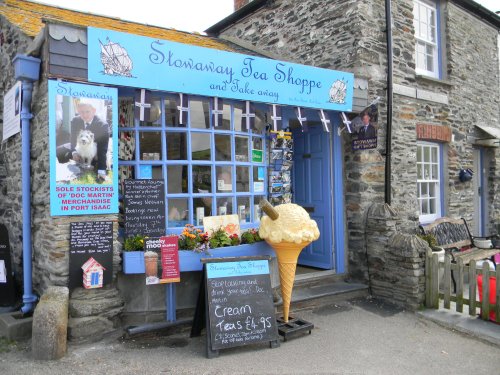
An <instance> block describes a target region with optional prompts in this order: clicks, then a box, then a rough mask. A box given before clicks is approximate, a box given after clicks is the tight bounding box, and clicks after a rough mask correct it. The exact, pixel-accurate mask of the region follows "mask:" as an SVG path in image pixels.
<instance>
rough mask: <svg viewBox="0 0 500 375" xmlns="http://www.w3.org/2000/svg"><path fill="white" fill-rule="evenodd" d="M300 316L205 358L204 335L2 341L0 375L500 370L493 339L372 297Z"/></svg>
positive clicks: (453, 371) (498, 356)
mask: <svg viewBox="0 0 500 375" xmlns="http://www.w3.org/2000/svg"><path fill="white" fill-rule="evenodd" d="M292 308H293V306H292ZM300 316H301V317H302V318H303V319H306V320H309V321H311V322H312V323H314V324H315V329H314V330H313V332H312V334H311V335H304V336H300V337H297V338H295V339H291V340H289V341H287V342H282V343H281V346H280V347H279V348H276V349H269V348H268V347H267V346H266V345H259V346H252V347H242V348H233V349H228V350H224V351H221V355H220V357H219V358H215V359H206V358H205V355H204V353H205V351H204V348H205V341H204V336H202V337H199V338H194V339H190V338H189V334H188V333H184V332H179V333H176V334H175V335H172V336H160V335H156V334H148V335H144V336H136V337H135V338H131V339H127V340H124V339H122V338H120V339H116V338H109V339H108V340H106V341H102V342H99V343H95V344H85V345H74V344H72V345H70V346H69V350H68V354H67V355H66V356H65V357H64V358H63V359H61V360H59V361H51V362H41V361H34V360H33V359H32V358H31V353H30V350H29V345H28V344H29V343H21V344H18V345H17V346H9V345H6V344H5V343H4V344H3V345H0V374H2V375H4V374H5V375H7V374H9V375H10V374H16V375H17V374H45V375H48V374H88V373H100V374H214V375H215V374H384V375H385V374H433V373H436V374H440V375H442V374H472V373H474V374H498V373H499V363H500V362H499V358H500V347H499V346H497V345H494V344H491V343H488V342H485V341H483V340H480V339H477V338H474V337H471V336H467V335H464V334H461V333H459V332H457V331H454V330H451V329H447V328H443V327H441V326H439V325H437V324H435V323H433V322H432V321H430V320H428V319H425V318H422V317H421V316H420V315H418V314H414V313H409V312H405V311H400V310H397V309H394V308H391V307H390V306H387V305H384V304H381V303H378V302H377V301H374V300H370V299H362V300H357V301H350V302H342V303H337V304H333V305H330V306H326V307H325V306H323V307H321V308H317V309H315V310H311V311H302V312H300ZM492 326H493V327H497V326H494V325H492ZM5 350H10V351H8V352H5Z"/></svg>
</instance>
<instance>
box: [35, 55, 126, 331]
mask: <svg viewBox="0 0 500 375" xmlns="http://www.w3.org/2000/svg"><path fill="white" fill-rule="evenodd" d="M42 51H46V49H45V48H42ZM46 59H47V56H46V55H44V56H42V60H43V61H46ZM42 77H44V75H42ZM32 112H33V115H34V118H33V120H32V137H33V139H32V159H33V162H32V171H31V174H32V181H33V183H32V189H33V192H32V196H33V200H32V210H33V225H32V228H33V235H32V238H33V250H34V254H33V258H34V259H33V282H34V286H35V290H37V291H38V292H39V293H43V291H44V290H45V289H46V288H47V287H48V286H51V285H55V286H67V285H68V281H69V239H70V238H69V237H70V229H69V227H70V223H71V222H76V221H89V220H94V221H113V222H114V224H113V282H112V284H111V285H108V286H106V287H104V288H102V289H99V290H95V289H94V290H85V289H83V288H76V289H74V290H72V291H70V293H71V294H70V302H69V303H70V309H69V312H70V319H69V322H68V335H69V338H70V339H77V340H98V339H99V338H100V337H101V336H102V335H103V334H105V333H106V332H109V331H111V330H113V329H114V328H116V327H117V326H118V325H119V319H118V317H119V314H120V313H121V312H122V310H123V300H122V298H121V297H120V295H119V292H118V290H117V289H116V275H117V273H118V271H120V270H121V265H120V252H121V244H120V243H119V242H118V239H117V236H118V215H116V214H114V215H92V216H61V217H51V216H50V197H49V184H50V180H49V130H48V129H49V128H48V126H49V120H48V119H49V116H48V114H49V108H48V81H47V79H46V78H45V77H44V78H42V79H41V80H40V82H39V94H38V95H37V96H36V97H34V98H33V109H32Z"/></svg>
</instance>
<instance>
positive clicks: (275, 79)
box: [88, 27, 354, 112]
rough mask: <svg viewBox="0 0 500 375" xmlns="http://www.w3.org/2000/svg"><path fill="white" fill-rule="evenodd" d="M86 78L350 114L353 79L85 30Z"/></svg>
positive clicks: (259, 59)
mask: <svg viewBox="0 0 500 375" xmlns="http://www.w3.org/2000/svg"><path fill="white" fill-rule="evenodd" d="M88 80H89V81H91V82H99V83H106V84H111V85H117V86H131V87H139V88H148V89H151V90H161V91H171V92H180V93H186V94H196V95H204V96H209V97H217V98H230V99H239V100H249V101H254V102H264V103H273V104H283V105H294V106H300V107H309V108H321V109H326V110H336V111H344V112H349V111H351V108H352V98H353V90H354V84H353V82H354V75H353V74H352V73H347V72H339V71H335V70H330V69H322V68H316V67H312V66H307V65H300V64H294V63H290V62H286V61H279V60H271V59H266V58H262V57H257V56H250V55H242V54H239V53H232V52H225V51H220V50H216V49H209V48H203V47H196V46H192V45H187V44H181V43H174V42H170V41H166V40H158V39H153V38H148V37H144V36H139V35H132V34H126V33H121V32H117V31H111V30H103V29H96V28H93V27H89V28H88Z"/></svg>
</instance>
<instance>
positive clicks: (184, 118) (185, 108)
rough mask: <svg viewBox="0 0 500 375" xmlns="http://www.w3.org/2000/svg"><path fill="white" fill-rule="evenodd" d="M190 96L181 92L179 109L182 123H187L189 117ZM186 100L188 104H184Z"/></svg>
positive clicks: (180, 122)
mask: <svg viewBox="0 0 500 375" xmlns="http://www.w3.org/2000/svg"><path fill="white" fill-rule="evenodd" d="M188 99H189V98H188V96H187V95H186V94H181V93H179V105H178V106H177V110H178V111H179V124H181V125H187V119H188V112H189V107H188V105H187V104H188ZM184 101H185V103H186V105H185V106H184Z"/></svg>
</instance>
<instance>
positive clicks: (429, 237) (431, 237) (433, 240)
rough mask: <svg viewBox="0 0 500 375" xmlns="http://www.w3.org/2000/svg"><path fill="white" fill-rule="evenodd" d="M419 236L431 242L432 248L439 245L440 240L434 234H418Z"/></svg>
mask: <svg viewBox="0 0 500 375" xmlns="http://www.w3.org/2000/svg"><path fill="white" fill-rule="evenodd" d="M417 236H418V237H420V238H421V239H423V240H424V241H425V242H427V243H428V244H429V247H430V248H431V249H432V248H433V247H436V246H438V242H437V240H436V237H434V235H432V234H417Z"/></svg>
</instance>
